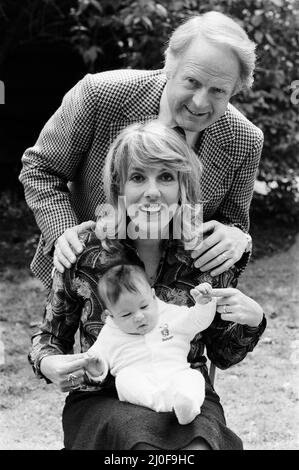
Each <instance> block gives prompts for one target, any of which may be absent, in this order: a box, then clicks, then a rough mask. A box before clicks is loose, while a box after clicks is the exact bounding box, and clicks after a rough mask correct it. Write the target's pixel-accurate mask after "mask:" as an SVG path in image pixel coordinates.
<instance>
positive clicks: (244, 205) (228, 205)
mask: <svg viewBox="0 0 299 470" xmlns="http://www.w3.org/2000/svg"><path fill="white" fill-rule="evenodd" d="M263 142H264V136H263V133H262V131H261V130H260V129H258V130H257V138H256V140H255V143H254V145H253V146H252V150H251V152H250V153H249V154H247V155H245V158H244V159H243V162H242V164H241V165H240V166H239V167H238V168H237V170H236V172H235V175H234V179H233V182H232V184H231V187H230V189H229V191H228V193H227V194H226V197H225V198H224V199H223V201H222V203H221V204H220V206H219V207H218V209H217V212H216V214H215V219H216V220H218V221H219V222H222V223H227V224H236V225H237V226H239V227H240V228H241V227H242V229H243V230H244V231H246V232H248V230H249V208H250V204H251V200H252V196H253V190H254V182H255V179H256V174H257V171H258V166H259V162H260V158H261V153H262V148H263Z"/></svg>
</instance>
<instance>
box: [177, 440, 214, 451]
mask: <svg viewBox="0 0 299 470" xmlns="http://www.w3.org/2000/svg"><path fill="white" fill-rule="evenodd" d="M181 450H212V449H211V447H210V446H209V444H208V443H207V441H205V440H204V439H202V438H201V437H197V438H196V439H194V440H193V441H192V442H190V444H188V445H187V446H186V447H182V449H181Z"/></svg>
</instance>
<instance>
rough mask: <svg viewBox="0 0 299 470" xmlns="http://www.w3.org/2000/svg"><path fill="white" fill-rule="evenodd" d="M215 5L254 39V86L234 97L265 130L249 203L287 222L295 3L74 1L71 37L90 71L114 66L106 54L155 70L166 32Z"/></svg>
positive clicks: (291, 199)
mask: <svg viewBox="0 0 299 470" xmlns="http://www.w3.org/2000/svg"><path fill="white" fill-rule="evenodd" d="M212 9H213V10H218V11H222V12H223V13H226V14H229V15H231V16H232V17H234V18H235V19H237V21H238V22H239V23H240V24H241V25H242V26H243V27H244V28H245V30H246V31H247V33H248V34H249V36H250V38H251V39H253V40H254V41H255V42H256V44H257V54H258V63H257V69H256V74H255V85H254V87H253V89H251V90H249V91H246V92H242V93H241V94H239V95H237V97H236V98H234V99H233V103H234V104H235V105H236V106H237V107H238V108H240V109H241V111H242V112H243V113H244V114H245V115H246V116H247V117H248V118H249V119H250V120H251V121H252V122H254V123H255V124H256V125H257V126H258V127H260V128H261V129H262V130H263V132H264V134H265V143H264V149H263V155H262V160H261V165H260V170H259V175H258V178H259V179H260V180H261V181H264V182H265V183H266V184H267V185H268V190H269V191H268V194H267V195H266V196H263V195H261V194H256V195H255V198H254V204H253V207H256V208H257V213H258V214H259V213H260V212H261V211H262V212H264V214H267V213H268V214H269V216H271V217H273V216H275V217H276V216H277V217H278V218H279V217H281V216H283V217H284V218H285V219H288V216H289V219H288V220H287V221H288V222H292V221H293V219H294V216H297V215H298V212H299V208H298V198H297V192H298V184H297V180H296V177H297V176H298V175H299V150H298V147H299V113H298V106H299V105H298V103H297V104H296V102H295V103H292V102H291V93H292V89H291V86H292V84H294V82H295V81H296V80H297V79H298V80H299V72H298V70H299V33H298V26H299V2H298V1H296V0H285V1H282V0H229V1H228V0H217V1H214V0H209V1H205V2H203V1H199V0H176V1H169V0H159V1H154V0H135V1H133V2H132V1H129V0H115V1H112V2H111V1H107V0H103V1H99V0H78V2H77V8H73V9H72V12H71V14H72V17H73V20H74V23H75V24H74V26H73V27H72V29H71V34H72V41H73V44H74V46H75V47H77V48H78V49H79V51H80V53H81V54H82V57H83V58H84V61H85V62H86V63H87V64H88V65H89V68H90V70H91V71H101V70H105V69H107V68H111V54H114V59H113V60H112V62H113V64H114V65H115V66H118V67H130V68H141V69H142V68H160V67H161V66H163V50H164V48H165V45H166V43H167V38H168V36H169V33H170V32H171V31H172V30H173V29H174V28H175V27H176V26H177V25H178V24H179V23H180V22H181V21H182V20H183V19H184V18H186V17H188V16H190V15H194V14H197V13H203V12H205V11H208V10H212ZM296 74H297V75H296ZM298 85H299V82H298ZM298 93H299V92H298ZM273 182H274V183H275V184H274V189H272V187H271V185H272V186H273ZM255 203H256V206H255Z"/></svg>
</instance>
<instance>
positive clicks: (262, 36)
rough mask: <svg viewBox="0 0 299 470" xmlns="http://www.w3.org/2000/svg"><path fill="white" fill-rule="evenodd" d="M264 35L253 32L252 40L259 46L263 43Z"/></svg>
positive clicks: (259, 32)
mask: <svg viewBox="0 0 299 470" xmlns="http://www.w3.org/2000/svg"><path fill="white" fill-rule="evenodd" d="M263 38H264V35H263V33H262V32H261V31H255V32H254V39H255V40H256V42H257V43H258V44H261V43H262V42H263Z"/></svg>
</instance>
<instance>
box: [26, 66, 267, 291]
mask: <svg viewBox="0 0 299 470" xmlns="http://www.w3.org/2000/svg"><path fill="white" fill-rule="evenodd" d="M165 84H166V76H165V73H164V72H163V70H155V71H144V70H129V69H128V70H125V69H124V70H115V71H111V72H103V73H96V74H88V75H86V76H85V77H84V78H83V79H82V80H80V81H79V82H78V83H77V84H76V85H75V86H74V87H73V88H72V89H71V90H70V91H69V92H68V93H67V94H66V95H65V97H64V98H63V101H62V104H61V106H60V107H59V109H58V110H57V111H56V112H55V113H54V115H53V116H52V117H51V118H50V119H49V121H48V122H47V123H46V124H45V126H44V128H43V129H42V131H41V133H40V135H39V137H38V140H37V142H36V144H35V145H34V146H33V147H31V148H28V149H27V150H26V151H25V153H24V155H23V157H22V163H23V167H22V170H21V173H20V181H21V182H22V183H23V185H24V190H25V198H26V201H27V203H28V205H29V206H30V208H31V209H32V210H33V212H34V215H35V218H36V221H37V224H38V226H39V228H40V230H41V234H42V235H41V238H40V242H39V245H38V247H37V251H36V254H35V256H34V258H33V261H32V263H31V269H32V271H33V272H34V274H35V275H36V276H37V277H38V278H39V279H41V280H42V281H43V282H44V284H45V285H46V286H48V287H49V286H50V284H51V277H50V273H51V270H52V256H51V254H52V252H53V245H54V242H55V241H56V239H57V238H58V237H59V236H60V235H61V234H62V233H63V232H64V231H65V230H66V229H67V228H69V227H72V226H74V225H76V224H78V223H81V222H83V221H85V220H91V219H95V211H96V207H97V205H98V204H99V203H100V202H103V201H104V196H103V192H102V174H101V173H102V168H103V165H104V161H105V157H106V154H107V151H108V148H109V146H110V144H111V143H112V141H113V140H114V138H115V137H116V136H117V134H118V133H119V132H120V131H121V130H122V129H123V128H125V127H126V126H128V125H130V124H133V123H135V122H141V121H143V122H146V121H149V120H153V119H156V118H157V117H158V113H159V104H160V99H161V95H162V91H163V89H164V87H165ZM262 145H263V133H262V131H261V130H260V129H258V128H257V127H256V126H254V125H253V124H252V123H251V122H250V121H248V119H246V118H245V116H243V115H242V114H241V113H240V112H239V111H238V110H237V109H236V108H235V107H234V106H232V105H231V104H229V105H228V108H227V110H226V113H225V115H223V116H222V117H221V118H220V119H219V120H218V121H217V122H216V123H214V124H213V125H211V126H209V127H208V128H207V129H205V131H204V133H203V137H202V139H201V143H200V146H199V148H198V156H199V158H200V159H201V161H202V163H203V174H202V179H201V182H199V183H200V184H201V187H202V195H203V200H204V204H203V214H204V220H205V221H207V220H211V219H216V220H218V221H219V222H223V223H235V224H240V226H242V227H243V229H244V230H245V231H247V230H248V229H249V206H250V202H251V199H252V194H253V186H254V181H255V176H256V172H257V168H258V164H259V159H260V155H261V150H262Z"/></svg>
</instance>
